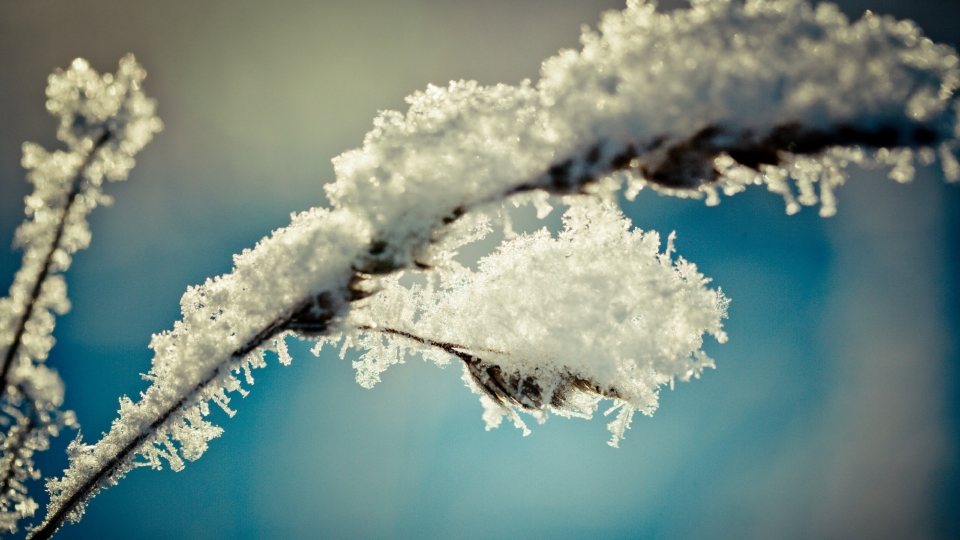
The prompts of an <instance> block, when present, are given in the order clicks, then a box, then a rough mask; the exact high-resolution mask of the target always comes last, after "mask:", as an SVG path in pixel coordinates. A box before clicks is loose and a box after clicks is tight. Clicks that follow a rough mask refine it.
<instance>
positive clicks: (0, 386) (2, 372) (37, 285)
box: [0, 131, 110, 400]
mask: <svg viewBox="0 0 960 540" xmlns="http://www.w3.org/2000/svg"><path fill="white" fill-rule="evenodd" d="M109 140H110V132H109V131H106V132H104V133H103V135H101V136H100V138H98V139H97V141H96V143H95V144H94V145H93V148H92V149H91V150H90V152H89V153H88V154H87V157H86V158H85V159H84V161H83V163H82V164H81V165H80V167H79V169H78V170H77V174H76V175H75V176H74V178H73V181H72V182H71V186H70V193H69V195H68V196H67V202H66V204H65V205H64V207H63V213H62V214H61V215H60V221H59V222H58V223H57V231H56V233H55V234H54V237H53V242H51V243H50V249H49V250H48V251H47V255H46V257H45V259H44V263H43V267H42V269H41V270H40V274H39V275H38V276H37V278H36V281H34V284H33V289H32V290H31V291H30V300H29V301H28V302H27V305H26V308H25V309H24V311H23V316H21V317H20V320H19V321H18V323H17V330H16V332H15V333H14V337H13V342H12V343H11V344H10V346H9V347H7V350H6V353H5V354H4V358H3V366H2V367H0V400H2V399H3V397H4V396H5V395H6V394H7V377H8V375H9V373H10V366H12V365H13V360H14V359H15V358H16V357H17V352H18V351H19V349H20V344H21V343H22V340H23V334H24V333H25V332H26V329H27V323H28V322H29V321H30V317H31V316H32V315H33V308H34V306H35V305H36V303H37V299H38V298H40V291H42V290H43V284H44V282H46V280H47V277H49V276H50V275H51V273H52V272H51V270H50V267H51V264H52V263H53V256H54V254H55V253H56V252H57V249H58V248H59V247H60V239H61V238H63V232H64V230H65V229H66V223H67V218H68V217H69V216H70V211H71V209H72V208H73V205H74V203H75V202H76V200H77V195H79V194H80V186H81V184H82V183H83V177H84V172H86V169H87V166H88V165H89V164H90V162H91V161H92V159H93V157H94V154H96V153H97V151H98V150H100V149H101V148H103V146H104V145H105V144H106V143H107V141H109Z"/></svg>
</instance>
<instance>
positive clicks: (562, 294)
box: [328, 199, 728, 445]
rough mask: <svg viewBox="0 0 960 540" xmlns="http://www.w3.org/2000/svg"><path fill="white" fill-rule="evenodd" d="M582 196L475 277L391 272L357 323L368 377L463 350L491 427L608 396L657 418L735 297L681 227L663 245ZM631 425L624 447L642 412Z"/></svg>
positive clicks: (578, 411) (704, 362) (693, 369)
mask: <svg viewBox="0 0 960 540" xmlns="http://www.w3.org/2000/svg"><path fill="white" fill-rule="evenodd" d="M568 202H570V203H571V204H572V205H573V206H572V207H571V208H570V209H569V210H568V211H567V212H566V213H565V214H564V217H563V221H564V225H565V228H564V230H563V231H562V232H560V234H559V236H558V237H557V238H554V237H553V236H551V234H550V233H549V232H548V231H547V230H546V229H542V230H540V231H539V232H536V233H534V234H532V235H521V236H518V237H517V238H515V239H513V240H510V241H508V242H506V243H504V244H503V245H502V246H501V247H500V248H499V249H498V250H497V252H496V253H494V254H492V255H491V256H489V257H486V258H484V259H482V260H481V261H480V265H479V269H478V270H477V271H475V272H474V271H471V270H470V269H468V268H466V267H463V266H460V265H456V264H451V265H449V266H448V267H447V269H446V272H445V273H444V276H443V279H442V280H440V281H439V283H436V284H435V286H430V287H413V288H407V287H403V286H401V285H400V282H399V279H398V278H391V279H385V280H383V290H382V291H381V292H380V293H379V294H377V295H375V296H373V297H371V298H369V299H366V300H363V301H361V302H358V303H357V305H356V306H355V307H354V309H353V310H352V311H351V313H350V316H349V317H348V318H347V320H346V321H345V322H344V327H345V329H346V330H345V331H346V332H347V333H348V337H347V338H346V339H347V342H346V345H353V346H355V347H358V348H361V349H364V350H365V352H364V354H363V355H362V356H361V358H360V360H359V361H357V362H355V363H354V367H356V368H357V381H358V382H359V383H360V384H361V385H363V386H367V387H369V386H372V385H373V384H374V383H375V382H377V381H379V379H380V373H381V372H382V371H383V370H385V369H386V368H387V367H389V366H390V365H392V364H395V363H398V362H401V361H402V360H403V358H404V356H405V355H406V354H408V353H415V352H425V353H426V355H427V356H428V357H430V358H431V359H434V360H436V361H437V362H439V363H447V362H448V361H449V360H450V359H460V360H462V362H463V366H464V380H466V381H467V382H468V384H469V386H470V387H471V388H472V389H473V390H474V391H475V392H477V393H479V394H481V395H482V396H483V397H484V399H483V400H482V401H483V403H484V406H485V408H486V409H487V410H488V413H487V414H486V415H485V416H484V418H485V419H486V420H487V427H488V429H489V428H490V427H494V426H496V425H498V424H499V423H500V420H501V418H502V416H503V415H508V416H510V417H511V418H512V419H514V421H515V422H517V423H518V425H520V426H522V422H521V421H520V419H519V417H518V416H517V414H516V410H518V409H519V410H523V411H527V412H530V413H532V414H534V415H535V417H537V419H538V420H542V419H543V418H545V414H546V413H547V412H548V411H552V412H555V413H558V414H561V415H564V416H570V415H573V416H586V417H589V416H590V415H591V414H592V413H593V411H595V410H596V408H597V403H598V402H599V401H600V399H602V398H609V399H612V400H613V401H614V406H615V407H622V408H623V409H622V410H623V412H622V413H621V414H623V415H625V416H626V417H629V416H630V415H632V413H633V411H637V410H639V411H641V412H643V413H645V414H652V413H653V411H654V410H655V409H656V407H657V389H658V388H659V387H660V386H661V385H663V384H666V383H670V382H672V381H673V380H674V379H680V380H682V381H687V380H689V379H690V378H691V377H698V376H699V375H700V373H701V372H702V371H703V370H704V369H705V368H707V367H713V361H712V360H711V359H710V358H709V357H708V356H707V355H706V354H705V353H704V352H703V351H702V350H701V348H700V347H701V345H702V340H703V334H705V333H708V334H711V335H713V336H715V337H716V338H717V340H718V341H719V342H721V343H722V342H724V341H726V334H724V332H723V330H722V329H721V319H722V318H723V317H725V316H726V306H727V303H728V301H727V299H726V298H725V297H724V296H723V294H722V293H721V292H720V291H719V290H716V291H715V290H711V289H708V288H707V287H706V284H707V283H708V282H709V280H708V279H706V278H704V277H703V276H702V275H701V274H699V273H698V272H697V269H696V266H695V265H693V264H692V263H690V262H687V261H686V260H684V259H683V258H678V259H677V260H676V261H674V260H673V259H672V257H671V255H672V252H673V235H672V234H671V235H670V237H669V240H668V242H667V247H666V250H665V251H663V252H660V251H659V246H660V237H659V235H658V234H657V233H656V232H647V233H644V232H642V231H639V230H630V221H629V220H628V219H626V218H625V217H623V216H622V215H621V214H620V211H619V210H618V209H616V208H613V207H611V206H609V205H606V204H603V203H599V202H597V201H596V200H594V199H585V200H569V201H568ZM339 338H340V336H338V335H334V336H330V337H329V338H328V339H329V340H332V341H337V340H338V339H339ZM618 422H619V423H618ZM618 422H614V424H611V430H612V431H613V432H614V436H613V439H612V441H611V444H613V445H616V443H617V441H618V440H619V438H620V437H621V436H622V435H623V429H625V427H626V423H627V422H628V420H627V421H622V420H621V421H618ZM524 429H525V427H524Z"/></svg>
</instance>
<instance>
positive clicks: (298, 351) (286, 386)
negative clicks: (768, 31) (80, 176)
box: [0, 0, 960, 539]
mask: <svg viewBox="0 0 960 540" xmlns="http://www.w3.org/2000/svg"><path fill="white" fill-rule="evenodd" d="M679 5H681V3H680V2H672V3H666V2H662V3H661V8H662V9H664V10H668V9H670V8H673V7H676V6H679ZM620 8H622V4H621V3H620V2H618V1H616V0H531V1H524V2H511V1H507V0H486V1H483V2H469V1H466V0H402V1H394V2H383V1H364V0H354V1H349V2H348V1H338V2H332V1H318V2H308V1H301V2H296V1H276V2H271V3H269V4H268V3H257V2H247V1H240V0H233V1H226V0H223V1H202V2H193V1H180V0H166V1H162V2H161V1H149V2H147V1H144V2H122V1H119V0H112V1H106V0H88V1H85V2H73V1H67V0H58V1H53V0H37V1H26V0H6V1H4V2H0V245H2V246H8V245H10V242H11V239H12V236H13V231H14V228H15V227H16V226H17V225H18V224H19V223H20V221H21V220H22V217H23V213H22V209H23V206H22V204H23V196H24V195H26V193H27V190H28V186H27V184H26V182H25V181H24V180H23V179H24V173H23V170H22V169H21V168H20V166H19V161H20V145H21V144H22V142H23V141H26V140H30V141H36V142H39V143H41V144H44V145H45V146H47V147H48V148H56V147H57V142H56V140H55V137H54V131H55V122H54V119H53V118H52V117H50V116H48V115H47V114H46V112H45V111H44V87H45V85H46V77H47V75H48V74H49V73H50V71H52V70H53V69H54V68H56V67H58V66H60V67H66V66H67V65H69V62H70V61H71V60H72V59H73V58H75V57H78V56H82V57H85V58H87V59H88V60H90V62H91V63H92V64H93V66H94V67H96V68H97V69H99V70H100V71H114V70H115V69H116V62H117V60H118V59H119V58H120V57H122V56H123V55H124V54H126V53H128V52H133V53H134V54H136V56H137V59H138V60H139V61H140V62H141V63H142V64H143V65H144V66H145V67H146V69H147V70H148V72H149V76H148V78H147V81H146V83H145V86H146V89H147V92H148V94H149V95H151V96H154V97H156V98H157V99H158V100H159V115H160V117H161V118H162V119H163V121H164V123H165V125H166V129H165V131H164V132H162V133H161V134H159V136H158V137H157V138H156V140H155V141H154V142H153V143H151V144H150V145H149V146H148V147H147V148H146V149H145V150H144V151H143V152H142V153H141V154H140V155H139V156H138V158H137V159H138V165H137V167H136V168H135V169H134V171H133V173H132V174H131V178H130V180H129V181H128V182H125V183H122V184H117V185H111V186H109V187H108V192H109V193H110V194H111V195H113V196H114V197H115V199H116V204H115V206H114V207H112V208H105V209H99V210H97V211H96V212H95V213H94V214H93V215H92V219H91V222H92V229H93V243H92V246H91V247H90V249H89V250H87V251H85V252H82V253H80V254H78V255H77V257H76V263H75V265H74V266H73V268H72V269H71V270H70V272H69V273H68V274H67V282H68V285H69V296H70V298H71V300H72V302H73V310H72V312H71V313H70V314H68V315H66V316H64V317H62V318H61V319H60V320H59V323H58V326H57V329H56V332H55V336H56V337H57V340H58V342H57V345H56V346H55V347H54V349H53V352H52V355H51V357H50V359H49V364H50V365H51V366H53V367H55V368H56V369H57V370H58V371H59V372H60V374H61V375H62V377H63V379H64V381H65V382H66V385H67V398H66V407H68V408H71V409H73V410H75V411H76V412H77V414H78V416H79V419H80V422H81V424H82V426H83V429H82V432H83V435H84V438H85V439H86V440H88V441H91V440H95V439H97V438H98V437H99V434H100V433H101V432H102V431H105V430H106V429H107V428H108V427H109V423H110V421H111V420H112V419H113V418H114V417H115V411H116V408H117V405H118V402H117V399H118V398H119V396H121V395H123V394H127V395H131V396H136V395H137V393H138V392H140V391H141V390H142V389H144V388H145V387H146V383H145V382H144V381H142V380H141V378H140V373H144V372H146V371H147V370H148V369H149V362H150V358H151V351H150V350H148V349H147V347H146V345H147V343H148V342H149V339H150V335H151V334H152V333H155V332H160V331H162V330H165V329H168V328H170V327H171V326H172V324H173V322H174V321H175V320H176V319H177V318H178V316H179V298H180V295H181V294H182V293H183V291H184V290H185V289H186V287H187V286H189V285H192V284H196V283H200V282H202V281H203V280H204V279H206V278H207V277H209V276H213V275H216V274H220V273H223V272H226V271H229V269H230V266H231V258H230V256H231V254H233V253H236V252H239V251H240V250H242V249H243V248H245V247H250V246H252V245H253V244H254V243H255V242H256V241H257V240H258V239H260V238H261V237H262V236H264V235H266V234H268V233H269V231H270V230H272V229H275V228H277V227H281V226H283V225H285V224H286V223H287V222H288V220H289V214H290V213H291V212H296V211H301V210H304V209H306V208H309V207H311V206H315V205H323V204H324V203H325V201H324V196H323V190H322V186H323V184H324V183H326V182H329V181H331V180H332V179H333V170H332V167H331V165H330V158H332V157H334V156H336V155H338V154H339V153H341V152H343V151H345V150H348V149H350V148H354V147H356V146H359V145H360V144H361V143H362V139H363V135H364V133H365V132H366V131H367V130H368V129H370V127H371V120H372V118H373V117H374V115H375V114H376V112H377V111H378V110H380V109H400V110H404V109H405V104H404V101H403V98H404V96H406V95H407V94H409V93H411V92H413V91H414V90H417V89H422V88H423V87H425V86H426V85H427V84H428V83H432V84H437V85H444V84H446V83H447V81H449V80H451V79H476V80H478V81H480V82H481V83H485V84H493V83H497V82H504V83H511V84H516V83H518V82H519V81H520V80H521V79H523V78H531V79H533V80H536V78H537V73H538V69H539V66H540V62H541V61H542V60H544V59H545V58H547V57H548V56H550V55H552V54H554V53H555V52H556V51H557V50H558V49H560V48H575V47H577V46H578V41H577V40H578V37H579V33H580V25H581V24H590V25H595V24H596V22H597V20H598V18H599V14H600V13H601V12H602V11H604V10H607V9H620ZM841 8H842V9H843V10H844V11H845V12H846V13H847V14H848V15H850V16H851V17H854V18H856V17H859V16H860V15H861V14H862V12H863V10H864V9H867V8H870V9H872V10H874V11H875V12H878V13H891V14H893V15H896V16H897V17H900V18H912V19H914V20H915V21H916V22H918V23H919V24H920V26H921V27H922V28H924V29H925V30H926V33H927V35H928V36H930V37H932V38H933V39H934V40H936V41H940V42H947V43H952V44H954V45H956V44H958V43H960V27H958V26H957V24H956V21H957V20H960V7H958V5H957V4H956V2H954V1H953V0H916V1H914V2H897V1H895V0H876V1H873V2H871V1H869V0H847V1H844V2H841ZM624 208H625V211H626V212H627V214H628V215H630V216H631V217H632V218H633V219H634V221H635V223H636V225H637V226H639V227H641V228H644V229H656V230H659V231H661V232H663V233H668V232H669V231H671V230H676V231H677V235H678V241H677V246H678V249H679V252H680V254H682V255H683V256H684V257H685V258H687V259H689V260H692V261H694V262H696V263H697V264H698V265H699V267H700V269H701V271H703V272H704V273H705V274H707V275H709V276H712V277H713V278H714V279H715V281H714V285H718V286H720V287H721V288H722V289H723V290H724V292H725V293H726V294H727V295H728V296H730V297H731V298H732V299H733V303H732V305H731V308H730V319H729V321H728V323H727V325H726V328H727V331H728V333H729V334H730V341H729V343H727V344H725V345H723V346H718V345H717V344H716V343H708V345H707V350H708V352H710V354H711V355H712V356H713V357H714V358H715V359H716V363H717V369H716V371H710V372H707V373H706V374H705V375H704V377H703V378H702V379H701V380H696V381H693V382H691V383H689V384H680V385H678V386H677V388H676V390H674V391H670V390H668V389H665V390H664V391H663V394H662V400H661V408H660V410H659V411H657V413H656V414H655V415H654V416H653V417H652V418H647V417H639V416H638V417H637V418H636V419H635V421H634V424H633V429H631V430H630V431H628V432H627V438H626V439H625V440H624V441H622V442H621V444H620V449H612V448H609V447H608V446H607V445H606V444H605V442H606V440H607V435H608V434H607V432H606V430H605V424H606V422H605V421H604V419H603V418H602V417H601V418H595V419H594V420H592V421H581V420H564V419H559V418H553V419H551V420H550V421H548V422H547V423H546V424H544V425H541V426H534V427H533V434H532V435H530V436H529V437H526V438H524V437H522V436H521V432H520V431H519V430H515V429H513V428H512V427H506V426H505V427H501V428H499V429H498V430H494V431H492V432H489V433H487V432H484V430H483V423H482V421H481V419H480V414H481V408H480V405H479V403H478V400H477V396H475V395H473V394H471V393H470V392H469V391H468V390H467V389H466V388H464V386H463V383H462V381H461V380H460V371H459V369H458V368H456V367H450V368H447V369H445V370H441V369H439V368H437V367H435V366H433V365H427V364H424V363H422V362H420V361H419V360H416V361H411V362H408V363H407V364H405V365H402V366H397V367H394V368H392V369H391V370H389V371H387V372H386V373H385V374H384V377H383V379H384V380H383V382H382V383H381V384H379V385H378V386H377V387H375V388H374V389H373V390H365V389H363V388H361V387H360V386H359V385H357V384H356V383H355V382H354V379H353V377H354V375H353V372H352V369H351V366H350V362H349V359H348V360H346V361H341V360H339V359H338V358H337V357H336V355H335V354H331V353H330V352H329V351H328V352H327V353H324V354H323V355H322V357H321V358H319V359H318V358H314V357H313V356H311V355H310V354H309V353H308V352H307V349H308V344H304V345H303V346H297V347H295V348H294V353H295V354H294V359H295V361H294V364H293V365H292V366H290V367H285V368H284V367H280V366H279V365H277V364H276V363H275V362H271V365H270V367H269V368H268V369H265V370H261V371H260V372H259V373H257V374H256V375H257V383H256V385H255V386H254V387H253V388H252V393H251V394H250V396H249V397H247V398H246V399H242V400H241V399H239V398H237V401H235V402H234V406H235V408H236V409H237V410H238V414H237V415H236V417H235V418H233V419H227V418H226V415H224V414H222V413H220V412H216V413H214V417H215V420H216V421H217V422H218V423H219V424H220V425H222V426H223V427H224V428H225V429H226V432H225V434H224V435H223V436H222V437H221V438H220V439H217V440H215V441H214V442H213V443H212V445H211V448H210V450H209V451H208V452H207V454H205V455H204V457H203V458H202V459H200V460H199V461H197V462H196V463H190V464H188V465H187V468H186V469H185V470H184V471H183V472H180V473H172V472H170V471H169V470H164V471H162V472H153V471H149V470H136V471H134V472H133V473H131V474H130V476H129V478H127V479H125V480H124V481H122V482H121V483H120V484H119V485H118V486H117V487H115V488H112V489H110V490H108V491H106V492H104V493H102V494H100V495H99V496H98V497H97V498H96V499H94V500H93V502H92V503H91V505H90V507H89V509H88V510H87V513H86V516H85V517H84V519H83V521H82V522H81V523H80V524H78V525H71V526H67V527H66V528H65V529H64V530H62V531H61V533H60V536H59V538H63V539H70V538H100V539H114V538H115V539H129V538H138V539H150V538H200V539H216V538H223V539H252V538H278V539H279V538H291V539H299V538H494V537H499V538H519V537H524V538H551V539H559V538H644V539H648V538H758V539H761V538H956V537H958V536H960V524H958V523H960V520H958V519H957V516H958V515H960V459H958V454H960V452H958V443H960V439H958V427H960V338H958V336H960V302H958V298H960V288H958V287H960V282H958V278H957V276H958V269H960V257H958V253H960V249H958V246H960V242H958V240H960V210H958V209H960V186H949V185H945V184H944V183H943V181H942V175H941V174H940V173H939V171H938V169H937V168H936V167H933V168H930V169H923V170H921V171H920V173H919V174H918V177H917V179H916V180H915V181H914V182H913V183H912V184H909V185H898V184H896V183H895V182H893V181H892V180H888V179H885V178H884V174H883V173H882V172H869V173H866V172H857V171H854V173H853V175H852V177H851V179H850V181H849V182H848V185H847V186H844V187H843V188H842V189H841V190H840V191H839V213H838V215H837V216H836V217H834V218H830V219H822V218H819V217H818V216H817V215H816V210H813V209H805V210H804V211H803V212H801V213H800V214H799V215H796V216H792V217H788V216H786V215H785V213H784V207H783V202H782V201H781V199H780V198H779V197H778V196H776V195H772V194H769V193H765V192H763V191H762V190H755V191H753V192H748V193H745V194H741V195H738V196H736V197H734V198H731V199H727V200H724V202H723V203H722V204H721V205H720V206H719V207H716V208H708V207H705V206H704V205H703V204H702V203H701V202H695V201H687V200H677V199H670V198H664V197H658V196H657V195H655V194H652V193H648V192H644V193H642V194H641V196H640V197H638V199H637V200H636V201H635V202H624ZM539 226H540V224H538V223H534V222H530V223H529V224H528V230H529V228H534V227H539ZM18 265H19V253H17V252H12V251H7V250H6V249H3V250H0V288H4V289H5V288H6V287H7V286H8V284H9V283H10V280H11V278H12V276H13V273H14V272H15V270H16V268H17V267H18ZM73 436H75V434H74V433H66V434H64V435H62V436H61V437H60V439H59V440H57V441H56V442H55V445H54V448H53V449H52V450H51V451H49V452H47V453H45V455H44V457H43V458H42V459H41V466H43V467H44V473H45V474H46V475H48V476H52V475H54V474H57V473H59V471H60V469H62V468H63V467H64V466H65V462H66V460H65V456H64V454H63V449H64V447H65V446H66V444H67V442H69V440H70V439H71V438H72V437H73ZM39 487H40V486H39V483H38V484H36V485H35V488H37V490H38V491H39Z"/></svg>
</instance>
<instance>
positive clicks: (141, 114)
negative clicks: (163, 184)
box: [0, 56, 162, 532]
mask: <svg viewBox="0 0 960 540" xmlns="http://www.w3.org/2000/svg"><path fill="white" fill-rule="evenodd" d="M145 76H146V72H145V71H144V70H143V69H142V68H141V67H140V66H139V64H137V63H136V61H135V60H134V58H133V56H128V57H126V58H124V59H123V60H121V61H120V67H119V70H118V71H117V73H116V75H112V74H105V75H103V76H102V77H101V76H100V75H99V74H98V73H97V72H96V71H94V70H93V69H91V68H90V66H89V65H88V64H87V62H86V61H84V60H82V59H77V60H74V62H73V63H72V64H71V66H70V68H69V69H67V70H66V71H60V70H58V71H56V72H55V73H53V74H52V75H50V78H49V81H48V86H47V97H48V101H47V110H48V111H49V112H50V113H51V114H53V115H54V116H58V117H59V118H60V127H59V129H58V131H57V138H58V139H60V140H61V141H62V142H64V143H65V144H66V146H67V151H61V150H57V151H55V152H48V151H46V150H45V149H43V148H42V147H40V146H39V145H37V144H34V143H29V142H28V143H24V145H23V162H22V163H23V166H24V168H26V169H27V170H28V171H29V172H28V174H27V179H28V180H29V181H30V183H32V184H33V186H34V190H33V193H31V194H30V195H28V196H27V197H26V198H25V201H24V202H25V203H26V208H25V212H26V214H27V219H26V220H25V221H24V222H23V224H22V225H21V226H20V227H19V228H18V229H17V232H16V236H15V239H14V242H15V245H16V246H18V247H20V248H21V249H23V264H22V266H21V268H20V270H19V271H18V272H17V274H16V276H15V277H14V281H13V284H12V285H11V287H10V294H9V296H7V297H6V298H3V299H0V353H2V355H3V361H4V364H3V367H2V376H0V386H3V388H2V390H3V399H2V403H0V407H2V415H0V422H2V423H3V425H4V427H5V431H6V433H5V434H4V435H3V439H2V442H0V448H2V452H3V455H2V458H0V463H2V464H3V466H2V469H0V530H4V531H9V532H15V531H16V530H17V522H18V520H19V519H21V518H23V517H26V516H30V515H32V514H33V513H34V511H35V509H36V508H37V504H36V503H35V502H34V501H33V500H32V499H31V498H30V497H29V496H27V490H26V487H25V486H24V484H23V482H24V481H26V480H28V479H33V480H36V479H38V478H39V477H40V472H39V471H38V470H36V469H35V468H34V463H33V458H32V455H33V453H34V452H35V451H39V450H44V449H46V447H47V444H48V437H50V436H56V435H57V433H58V432H59V430H60V429H61V428H62V427H64V426H65V425H66V426H73V425H75V423H76V422H75V419H74V417H73V413H72V412H70V411H66V412H62V411H59V410H58V409H59V407H60V405H61V404H62V402H63V383H62V381H61V380H60V377H59V376H58V375H57V374H56V372H54V371H52V370H50V369H48V368H47V367H45V366H44V365H42V364H41V362H43V361H44V360H45V359H46V358H47V354H48V353H49V351H50V348H51V347H52V346H53V344H54V338H53V337H52V335H51V333H52V331H53V328H54V325H55V324H56V315H62V314H64V313H66V312H67V311H68V310H69V309H70V302H69V300H68V299H67V291H66V283H65V282H64V279H63V276H62V273H63V272H64V271H66V270H67V269H68V268H69V267H70V263H71V255H72V254H73V253H75V252H76V251H77V250H80V249H83V248H85V247H87V246H88V245H89V243H90V229H89V227H88V225H87V221H86V215H87V214H88V213H89V212H90V211H92V210H93V209H94V208H96V207H97V205H100V204H109V202H110V198H109V197H108V196H107V195H105V194H104V193H103V191H102V184H103V179H104V178H106V179H108V180H114V181H115V180H123V179H125V178H126V176H127V173H128V172H129V170H130V168H131V167H133V165H134V161H133V155H134V154H136V152H137V151H139V150H140V149H141V148H143V146H144V145H145V144H147V143H148V142H149V141H150V139H151V138H152V136H153V134H154V133H155V132H157V131H159V130H160V129H161V128H162V124H161V123H160V120H159V119H157V117H156V116H154V109H155V106H156V104H155V103H154V101H153V100H151V99H149V98H147V97H146V96H145V95H144V94H143V92H142V90H141V89H140V83H141V82H142V81H143V78H144V77H145Z"/></svg>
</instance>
